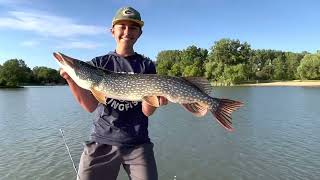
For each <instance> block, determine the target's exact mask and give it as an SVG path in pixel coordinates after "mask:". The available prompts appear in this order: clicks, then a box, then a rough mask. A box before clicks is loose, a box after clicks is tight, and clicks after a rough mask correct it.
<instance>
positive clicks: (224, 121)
mask: <svg viewBox="0 0 320 180" xmlns="http://www.w3.org/2000/svg"><path fill="white" fill-rule="evenodd" d="M53 56H54V57H55V59H56V61H57V62H58V64H59V65H60V67H61V68H62V69H63V70H64V71H66V73H67V74H68V75H69V76H70V77H71V78H72V79H73V80H74V82H75V83H76V84H77V85H78V86H80V87H81V88H84V89H87V90H89V91H91V92H92V94H93V96H94V97H95V98H96V99H97V100H98V101H99V102H100V103H103V104H106V97H108V98H113V99H119V100H126V101H145V102H147V103H148V104H149V105H151V106H154V107H159V99H158V96H164V97H165V98H167V99H168V100H169V101H171V102H173V103H178V104H181V105H182V106H183V107H184V108H185V109H186V110H188V111H189V112H191V113H192V114H194V115H195V116H198V117H201V116H204V115H206V114H207V112H208V111H210V112H211V113H212V114H213V116H214V117H215V118H216V120H217V121H218V123H219V124H220V125H222V126H223V127H224V128H225V129H226V130H228V131H232V130H233V127H232V122H231V119H232V118H231V113H232V112H233V111H235V110H237V109H238V108H240V107H241V106H243V103H242V102H239V101H234V100H229V99H220V98H215V97H211V96H210V95H209V94H210V93H211V91H212V87H211V86H210V84H209V82H208V81H207V80H206V79H205V78H201V77H173V76H163V75H157V74H125V73H115V72H112V71H108V70H103V69H101V68H97V67H94V66H92V65H90V64H88V63H86V62H83V61H80V60H77V59H74V58H71V57H68V56H66V55H64V54H62V53H59V52H54V53H53Z"/></svg>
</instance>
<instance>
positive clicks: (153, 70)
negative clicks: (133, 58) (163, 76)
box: [146, 60, 157, 74]
mask: <svg viewBox="0 0 320 180" xmlns="http://www.w3.org/2000/svg"><path fill="white" fill-rule="evenodd" d="M146 74H157V70H156V66H155V65H154V63H153V62H152V61H151V60H150V61H149V66H148V69H147V72H146Z"/></svg>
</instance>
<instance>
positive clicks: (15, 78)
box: [0, 59, 32, 87]
mask: <svg viewBox="0 0 320 180" xmlns="http://www.w3.org/2000/svg"><path fill="white" fill-rule="evenodd" d="M31 76H32V73H31V70H30V68H29V67H28V66H27V65H26V64H25V62H24V61H23V60H21V59H20V60H18V59H10V60H8V61H6V62H5V63H3V66H2V68H1V71H0V77H1V79H2V82H5V86H12V87H16V86H19V85H23V84H24V83H28V82H29V81H30V79H31Z"/></svg>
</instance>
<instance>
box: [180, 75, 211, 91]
mask: <svg viewBox="0 0 320 180" xmlns="http://www.w3.org/2000/svg"><path fill="white" fill-rule="evenodd" d="M183 79H184V80H186V81H188V82H189V83H191V84H193V85H195V86H196V87H197V88H199V89H200V90H201V91H203V92H205V93H207V94H211V93H212V92H213V90H212V86H211V84H210V83H209V81H208V80H207V79H206V78H204V77H183Z"/></svg>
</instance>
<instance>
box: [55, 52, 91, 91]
mask: <svg viewBox="0 0 320 180" xmlns="http://www.w3.org/2000/svg"><path fill="white" fill-rule="evenodd" d="M53 56H54V57H55V59H56V61H57V63H58V64H59V66H60V67H61V68H62V69H63V70H64V71H65V72H66V73H67V74H68V75H69V76H70V77H71V79H72V80H73V81H74V82H75V83H76V84H77V85H78V86H80V87H82V88H83V89H87V90H90V89H91V87H92V85H91V83H90V81H88V80H86V79H82V78H80V77H79V75H78V74H79V71H80V70H81V68H79V64H77V60H76V59H73V58H71V57H68V56H66V55H64V54H62V53H59V52H58V53H56V52H55V53H53Z"/></svg>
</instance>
